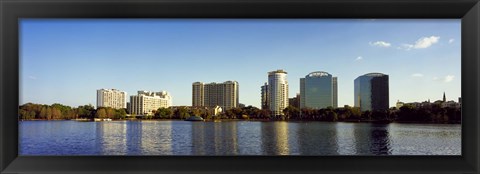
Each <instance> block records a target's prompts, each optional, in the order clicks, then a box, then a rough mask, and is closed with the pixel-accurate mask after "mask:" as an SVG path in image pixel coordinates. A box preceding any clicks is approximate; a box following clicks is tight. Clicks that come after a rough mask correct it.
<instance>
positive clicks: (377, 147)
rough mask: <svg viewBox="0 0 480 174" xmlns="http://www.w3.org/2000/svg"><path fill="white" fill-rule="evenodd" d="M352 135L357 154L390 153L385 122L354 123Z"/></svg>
mask: <svg viewBox="0 0 480 174" xmlns="http://www.w3.org/2000/svg"><path fill="white" fill-rule="evenodd" d="M354 137H355V147H356V154H357V155H388V154H390V153H391V150H390V149H391V147H390V140H389V132H388V125H387V124H371V123H356V124H355V126H354Z"/></svg>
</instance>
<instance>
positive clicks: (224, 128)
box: [191, 122, 238, 155]
mask: <svg viewBox="0 0 480 174" xmlns="http://www.w3.org/2000/svg"><path fill="white" fill-rule="evenodd" d="M191 124H192V143H193V144H192V147H193V149H192V152H193V154H195V155H212V154H214V155H237V154H238V142H237V125H236V123H235V122H224V123H215V122H191Z"/></svg>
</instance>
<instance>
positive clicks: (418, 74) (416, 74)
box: [412, 73, 423, 77]
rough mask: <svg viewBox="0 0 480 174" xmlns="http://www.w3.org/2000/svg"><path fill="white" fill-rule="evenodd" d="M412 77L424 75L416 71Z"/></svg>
mask: <svg viewBox="0 0 480 174" xmlns="http://www.w3.org/2000/svg"><path fill="white" fill-rule="evenodd" d="M412 77H423V74H420V73H415V74H412Z"/></svg>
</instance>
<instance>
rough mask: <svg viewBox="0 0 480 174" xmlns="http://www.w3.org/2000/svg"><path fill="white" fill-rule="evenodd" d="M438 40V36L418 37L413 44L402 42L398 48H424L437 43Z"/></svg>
mask: <svg viewBox="0 0 480 174" xmlns="http://www.w3.org/2000/svg"><path fill="white" fill-rule="evenodd" d="M439 41H440V37H439V36H430V37H422V38H420V39H418V40H417V41H416V42H415V43H414V44H402V46H401V47H398V48H399V49H404V50H411V49H424V48H428V47H430V46H432V45H433V44H436V43H438V42H439Z"/></svg>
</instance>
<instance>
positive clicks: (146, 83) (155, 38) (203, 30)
mask: <svg viewBox="0 0 480 174" xmlns="http://www.w3.org/2000/svg"><path fill="white" fill-rule="evenodd" d="M460 22H461V21H460V20H457V19H435V20H433V19H428V20H427V19H425V20H419V19H415V20H413V19H412V20H410V19H409V20H406V19H404V20H399V19H390V20H386V19H382V20H379V19H342V20H333V19H328V20H327V19H304V20H287V19H276V20H273V19H256V20H253V19H236V20H234V19H216V20H213V19H210V20H206V19H156V20H153V19H129V20H128V19H123V20H120V19H116V20H113V19H88V20H87V19H56V20H53V19H49V20H47V19H22V20H20V30H21V33H20V66H21V67H20V69H21V70H20V87H21V89H20V104H23V103H27V102H33V103H41V104H53V103H62V104H66V105H70V106H74V107H76V106H79V105H84V104H92V105H95V103H96V90H97V89H101V88H115V89H119V90H123V91H126V92H127V93H128V95H134V94H136V91H137V90H150V91H160V90H166V91H168V92H170V94H171V95H172V96H173V105H191V98H192V97H191V95H192V94H191V91H192V86H191V85H192V83H193V82H196V81H202V82H207V83H208V82H224V81H228V80H236V81H238V82H239V86H240V92H239V93H240V103H244V104H246V105H253V106H257V107H259V106H260V86H261V85H263V83H264V82H266V81H267V72H269V71H273V70H276V69H284V70H285V71H287V72H288V82H289V88H290V90H289V95H290V97H293V96H294V95H295V94H296V93H298V92H299V79H300V78H301V77H304V76H305V75H307V74H308V73H310V72H313V71H326V72H328V73H330V74H332V75H333V76H337V77H338V105H339V106H343V105H350V106H352V105H353V100H354V99H353V91H354V89H353V80H354V79H355V78H357V77H358V76H360V75H363V74H366V73H370V72H381V73H385V74H388V75H389V77H390V81H389V83H390V103H389V104H390V106H394V105H395V102H396V101H397V100H400V101H404V102H414V101H425V100H428V99H430V100H432V101H435V100H439V99H441V97H442V95H443V92H444V91H445V92H446V95H447V100H455V101H457V100H458V97H460V96H461V86H460V83H461V74H460V70H461V54H460V48H461V45H460V43H461V42H460Z"/></svg>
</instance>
